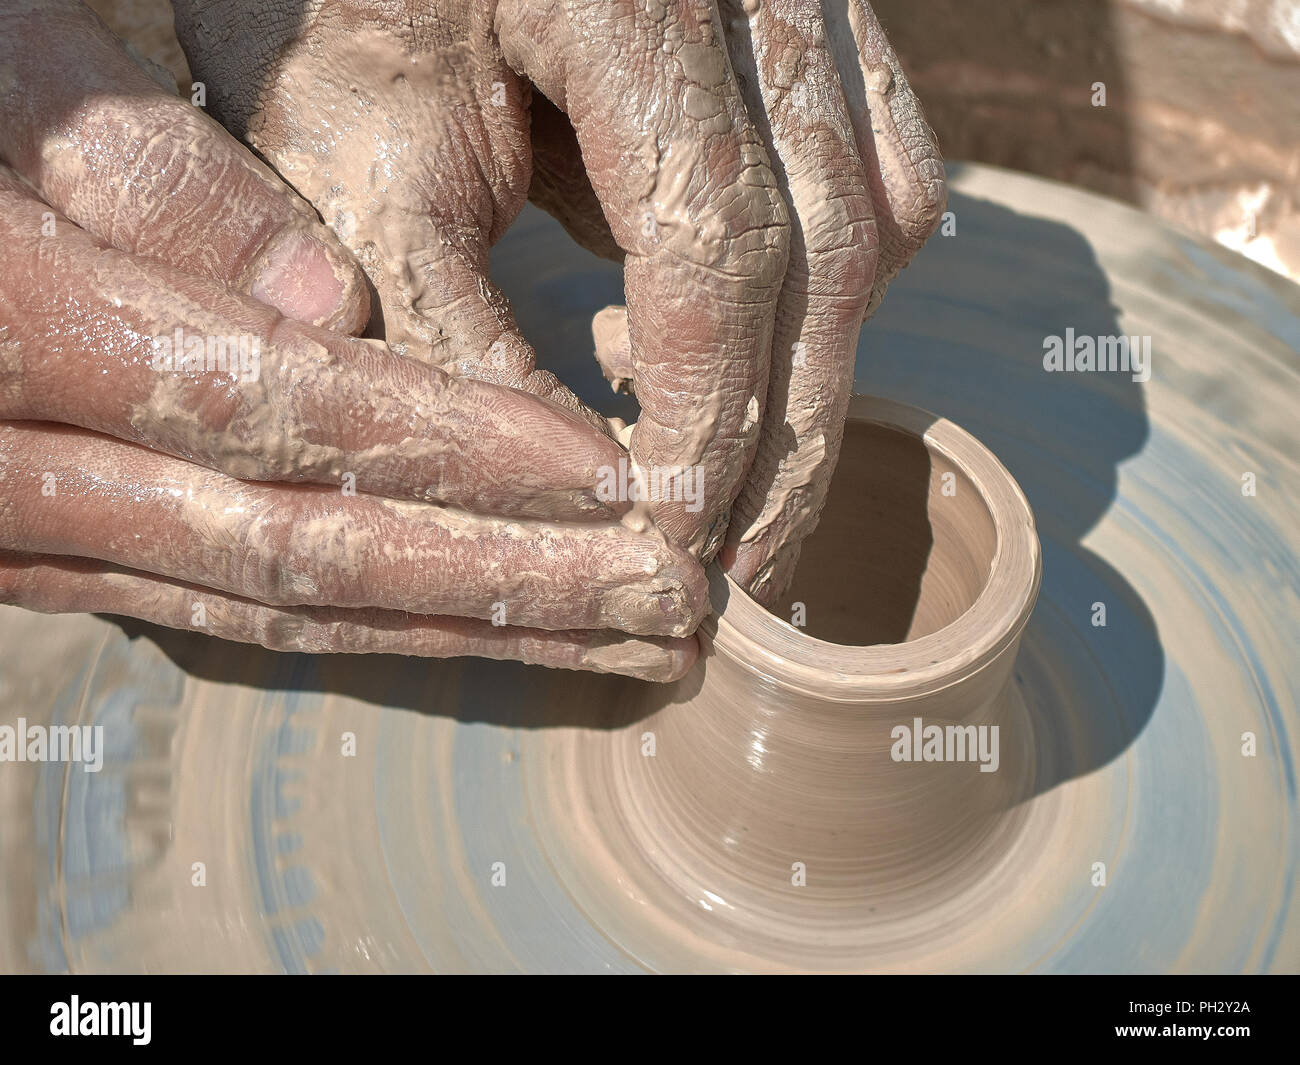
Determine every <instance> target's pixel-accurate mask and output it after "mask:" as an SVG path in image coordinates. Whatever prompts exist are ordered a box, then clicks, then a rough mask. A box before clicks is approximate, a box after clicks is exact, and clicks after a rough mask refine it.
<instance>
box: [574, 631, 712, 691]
mask: <svg viewBox="0 0 1300 1065" xmlns="http://www.w3.org/2000/svg"><path fill="white" fill-rule="evenodd" d="M699 650H700V645H699V641H697V640H696V639H695V637H694V636H691V637H689V638H688V639H684V640H663V641H651V640H638V639H636V638H635V637H631V636H623V635H621V634H620V635H618V636H616V637H615V638H614V639H613V640H612V641H611V642H610V643H608V644H605V645H597V646H593V647H591V648H588V650H587V653H586V662H587V666H588V668H589V669H593V670H595V671H596V672H598V673H621V674H623V675H625V676H631V677H636V678H638V679H639V680H649V681H654V682H656V683H660V684H662V683H666V682H668V681H673V680H678V679H680V678H681V677H683V676H685V675H686V673H687V672H688V671H689V670H690V668H691V666H693V665H694V664H695V660H696V658H697V657H699Z"/></svg>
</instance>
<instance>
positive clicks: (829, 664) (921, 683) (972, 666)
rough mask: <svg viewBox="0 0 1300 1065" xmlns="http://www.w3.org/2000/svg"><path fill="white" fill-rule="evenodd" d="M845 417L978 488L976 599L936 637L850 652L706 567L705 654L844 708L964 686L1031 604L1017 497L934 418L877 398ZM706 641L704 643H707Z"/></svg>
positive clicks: (1029, 554)
mask: <svg viewBox="0 0 1300 1065" xmlns="http://www.w3.org/2000/svg"><path fill="white" fill-rule="evenodd" d="M848 419H849V420H850V421H856V422H866V423H874V424H877V425H881V426H884V427H886V428H889V429H894V430H897V431H900V432H904V433H907V434H909V435H911V436H913V437H919V438H920V439H922V440H923V441H924V443H925V445H926V447H927V448H928V449H929V450H930V451H932V452H937V453H939V454H941V455H943V456H944V457H945V458H946V459H947V460H948V461H949V462H951V463H952V465H953V466H955V467H956V468H957V469H959V470H960V471H961V472H962V473H963V474H964V475H965V476H966V477H967V478H968V479H969V481H970V482H971V484H973V485H974V486H975V487H976V489H977V490H978V491H979V492H980V495H981V497H982V498H983V500H984V503H985V506H986V507H987V508H988V511H989V513H990V514H991V515H992V518H993V525H994V529H995V533H996V536H997V547H996V550H995V551H994V554H993V561H992V563H991V564H990V566H989V576H988V580H987V581H986V582H985V584H984V587H983V589H982V590H981V591H980V594H979V595H978V596H977V597H976V599H975V602H974V603H973V604H971V606H970V607H969V608H968V609H967V610H966V611H965V613H963V614H962V615H961V616H960V617H958V618H957V619H956V620H954V621H952V622H950V623H949V624H947V625H945V626H944V627H943V628H941V629H938V630H936V631H935V632H932V633H928V634H927V635H925V636H921V637H919V638H917V639H915V640H909V641H907V642H905V643H898V644H876V645H865V646H852V645H848V644H838V643H831V642H829V641H827V640H819V639H817V638H816V637H814V636H809V635H808V634H806V633H804V632H801V631H800V630H799V629H797V628H795V627H794V626H793V625H791V624H789V623H788V622H786V621H784V620H782V619H781V618H779V617H777V616H776V615H775V614H772V613H770V612H769V611H768V610H767V609H766V608H765V607H763V606H762V605H760V604H759V603H758V602H757V601H755V600H754V599H752V598H750V596H749V595H748V593H746V592H745V591H744V590H743V589H742V588H741V587H740V586H739V585H738V584H736V583H735V582H734V581H732V579H731V578H730V577H728V576H727V575H726V574H725V573H723V572H722V570H721V569H720V568H719V566H718V565H717V564H716V563H714V564H713V565H711V566H710V567H709V571H708V573H709V592H710V599H711V600H712V603H713V609H714V613H713V614H712V615H711V616H710V617H709V618H708V619H706V621H705V622H704V624H703V625H702V626H701V631H702V632H703V634H704V635H705V636H706V638H707V639H706V642H705V653H706V654H711V653H722V654H725V655H726V656H727V657H728V658H730V659H733V660H734V661H736V662H737V663H738V664H739V665H741V666H742V667H743V668H745V669H748V670H750V671H751V672H754V673H756V674H758V675H759V676H761V677H765V678H767V679H768V680H770V681H772V682H773V683H776V684H778V685H780V686H782V687H791V688H796V689H799V690H800V691H803V692H806V693H807V694H809V695H811V696H815V697H816V698H819V699H825V700H830V701H842V702H874V701H881V702H886V701H893V700H895V699H905V698H914V697H916V696H919V695H926V694H930V693H932V692H936V691H939V690H941V689H943V688H946V687H949V686H951V685H953V684H957V683H960V682H962V681H964V680H967V679H968V678H970V677H971V676H973V675H974V674H975V673H978V672H979V671H981V670H982V669H984V668H986V667H987V666H989V665H990V664H992V663H993V662H994V661H996V660H997V659H999V658H1000V657H1001V656H1002V654H1003V652H1005V651H1006V650H1007V648H1009V647H1012V646H1013V645H1014V644H1015V643H1016V641H1017V640H1018V639H1019V638H1020V634H1021V632H1022V631H1023V630H1024V627H1025V624H1026V623H1027V622H1028V620H1029V615H1030V613H1031V612H1032V611H1033V608H1034V603H1035V601H1036V599H1037V598H1038V589H1039V585H1040V583H1041V581H1042V551H1041V548H1040V545H1039V541H1038V534H1037V531H1036V529H1035V525H1034V515H1033V511H1032V510H1031V509H1030V506H1029V501H1028V500H1027V499H1026V498H1025V494H1024V492H1023V491H1022V490H1021V488H1020V485H1018V484H1017V483H1016V481H1015V478H1013V477H1012V476H1011V474H1010V472H1008V470H1007V468H1006V467H1005V466H1003V465H1002V463H1001V462H1000V461H999V460H998V458H997V456H995V455H994V454H993V452H991V451H990V450H989V449H988V448H987V447H985V446H984V445H983V444H981V443H980V442H979V441H978V440H977V439H975V437H974V436H972V435H971V434H970V433H968V432H967V431H966V430H965V429H962V428H961V427H960V426H958V425H956V424H955V423H953V422H950V421H948V419H946V418H941V417H940V416H939V415H937V414H932V413H931V412H930V411H927V410H923V409H922V408H920V407H913V406H911V405H909V404H906V403H899V402H897V401H895V400H890V399H884V398H881V397H878V396H854V397H853V399H852V400H851V401H850V403H849V411H848ZM710 642H712V644H713V645H714V646H713V647H712V648H710V647H709V643H710Z"/></svg>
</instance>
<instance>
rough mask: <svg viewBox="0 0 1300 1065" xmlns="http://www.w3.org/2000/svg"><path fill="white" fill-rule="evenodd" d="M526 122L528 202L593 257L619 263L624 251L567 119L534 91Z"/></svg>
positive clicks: (576, 136)
mask: <svg viewBox="0 0 1300 1065" xmlns="http://www.w3.org/2000/svg"><path fill="white" fill-rule="evenodd" d="M529 118H530V126H529V128H530V130H531V133H532V142H533V179H532V183H531V184H530V185H529V186H528V199H529V201H530V202H532V203H534V204H536V205H537V206H538V207H540V208H541V209H542V210H543V211H545V212H546V213H547V214H550V215H552V216H553V217H554V218H555V219H556V220H557V221H558V222H559V223H560V224H561V225H562V226H564V228H565V230H566V231H567V232H568V234H569V236H571V237H572V238H573V239H574V240H576V241H577V242H578V243H579V244H581V245H582V246H583V247H584V248H586V249H587V250H588V251H589V252H591V253H592V254H593V255H598V256H600V257H601V258H602V259H611V260H613V261H614V262H616V263H621V262H622V261H623V249H622V248H620V247H619V246H618V245H617V244H616V243H615V242H614V234H613V233H611V232H610V231H609V223H608V222H606V221H605V213H604V211H602V210H601V207H600V200H598V199H597V198H596V191H595V190H594V189H593V188H592V187H591V179H590V178H588V177H587V171H586V168H585V167H583V165H582V149H581V148H580V147H579V146H578V135H577V134H576V133H574V132H573V125H572V124H571V123H570V122H569V119H568V117H567V116H566V115H565V114H564V112H563V111H561V110H560V109H559V108H558V107H556V106H555V105H554V104H553V103H551V101H550V100H548V99H547V98H546V97H545V96H543V95H542V94H541V93H533V99H532V104H531V106H530V107H529Z"/></svg>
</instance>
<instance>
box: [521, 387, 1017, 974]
mask: <svg viewBox="0 0 1300 1065" xmlns="http://www.w3.org/2000/svg"><path fill="white" fill-rule="evenodd" d="M841 469H842V470H844V471H845V472H844V473H842V474H840V475H838V476H837V477H836V480H835V483H834V485H833V488H832V491H831V493H830V498H831V503H830V505H829V506H828V510H827V514H826V517H825V519H824V522H823V525H822V526H821V528H820V529H819V531H818V533H817V536H816V537H815V538H814V542H813V543H810V545H809V550H808V554H807V556H806V558H805V563H806V566H807V572H805V571H804V570H802V569H801V571H800V572H799V574H798V575H797V577H796V580H795V583H794V586H793V588H792V591H791V593H790V595H791V596H792V597H793V598H794V599H797V600H798V601H800V602H803V604H804V607H805V612H806V615H807V619H808V628H809V630H810V631H812V632H815V633H816V635H820V636H825V637H830V638H833V639H836V640H838V641H840V643H830V642H826V641H825V640H823V639H817V638H815V637H814V636H812V635H808V634H805V633H804V632H800V631H798V630H797V629H796V628H795V627H793V626H791V625H788V624H786V623H785V622H784V621H783V620H781V619H780V617H778V616H774V615H773V614H769V613H768V612H766V611H765V610H763V608H762V607H760V606H759V605H758V604H757V603H755V602H754V601H753V600H750V599H749V598H748V597H746V596H745V594H744V593H743V592H741V591H740V589H739V588H737V587H736V585H735V584H734V583H732V582H731V581H729V580H728V579H727V578H726V577H724V576H723V575H722V574H721V573H720V572H718V571H716V570H715V571H714V573H713V601H714V609H715V617H714V618H712V619H710V620H709V621H706V622H705V625H704V627H703V628H702V630H701V633H702V643H703V646H704V651H703V653H702V655H701V658H700V659H699V661H698V662H697V664H696V666H695V667H694V669H693V671H692V673H691V674H689V675H688V676H687V677H686V678H684V679H683V680H682V681H679V682H678V683H676V684H675V685H673V686H672V687H671V688H669V689H667V690H664V689H662V688H661V689H647V690H645V692H644V693H643V695H642V696H641V698H640V699H639V700H638V701H637V705H636V707H635V712H632V714H631V716H632V717H633V721H632V723H631V724H629V725H628V726H627V727H625V728H612V729H610V730H608V731H599V730H596V731H589V732H585V733H575V734H570V735H568V736H567V737H561V738H557V739H556V741H555V742H554V743H553V744H552V745H551V758H552V759H554V760H556V771H554V772H548V773H544V774H542V775H540V776H538V777H535V778H531V779H530V785H531V786H533V787H535V788H536V789H537V802H538V805H539V807H543V808H546V809H551V810H562V811H564V812H565V816H564V817H562V818H557V819H555V820H554V821H546V822H543V823H542V824H541V826H540V827H541V831H542V832H543V835H544V838H545V840H546V843H547V845H548V846H551V847H554V848H556V849H557V850H559V851H562V852H564V853H566V854H569V853H572V854H574V855H576V856H577V857H576V866H577V868H576V870H575V871H574V873H573V877H572V880H571V881H570V883H569V887H570V890H572V891H573V892H574V893H575V897H577V898H578V900H579V903H580V905H581V906H582V907H583V908H584V910H587V911H588V912H591V913H593V914H594V915H596V920H597V921H598V923H600V924H601V926H602V927H607V928H618V929H620V930H622V931H623V933H624V935H626V936H627V939H626V940H624V941H623V943H624V946H625V948H626V949H629V950H631V951H632V952H633V953H636V954H637V955H638V956H646V955H647V954H649V955H650V956H654V957H656V958H661V959H662V964H664V965H665V966H667V967H669V968H678V967H683V966H685V967H697V968H699V967H705V968H707V967H719V968H732V967H739V968H745V969H768V968H772V969H787V968H806V969H838V968H853V967H861V966H863V965H866V964H871V963H873V962H879V961H880V960H883V959H884V958H886V957H888V956H889V954H890V952H891V951H893V950H897V949H899V947H900V946H901V945H902V944H903V943H905V942H906V939H907V933H906V929H907V927H908V925H909V923H910V922H912V921H917V920H922V919H924V916H925V914H927V913H928V912H933V911H934V910H936V909H941V908H942V907H943V906H944V904H945V903H946V902H948V901H949V900H950V899H952V898H953V897H955V896H957V895H959V894H964V901H963V903H962V905H963V906H971V905H978V904H979V893H978V892H976V893H974V894H972V893H970V892H967V891H965V888H966V886H967V885H968V884H969V883H970V882H971V881H979V880H980V879H981V878H983V877H985V876H987V875H989V874H990V873H991V872H992V871H993V869H994V868H995V867H996V866H997V865H998V863H999V862H1001V861H1002V860H1003V859H1004V858H1005V856H1006V854H1007V853H1008V851H1013V850H1015V849H1016V848H1018V847H1021V846H1024V845H1025V840H1026V837H1027V835H1032V833H1033V832H1034V831H1036V830H1037V827H1038V826H1036V825H1031V824H1030V819H1029V817H1028V811H1026V810H1017V809H1016V804H1017V801H1018V800H1019V799H1020V798H1022V797H1023V796H1024V795H1025V794H1026V793H1027V792H1028V790H1029V788H1030V785H1031V782H1032V780H1033V776H1034V760H1033V757H1032V745H1031V742H1030V726H1029V721H1028V718H1027V715H1026V710H1025V707H1024V704H1023V701H1022V700H1021V699H1020V697H1019V695H1018V693H1017V692H1016V691H1015V689H1014V686H1013V685H1012V684H1011V676H1012V668H1013V665H1014V661H1015V657H1016V650H1017V647H1018V645H1019V637H1020V632H1021V630H1022V628H1023V626H1024V624H1025V622H1026V621H1027V619H1028V617H1029V614H1030V611H1031V610H1032V609H1033V604H1034V601H1035V597H1036V595H1037V591H1038V584H1039V579H1040V565H1041V563H1040V559H1039V548H1038V540H1037V537H1036V535H1035V532H1034V524H1033V517H1032V515H1031V513H1030V511H1029V507H1028V504H1027V503H1026V502H1025V499H1024V496H1023V495H1022V494H1021V492H1020V490H1019V488H1018V487H1017V486H1016V484H1015V482H1014V481H1013V480H1012V479H1011V477H1010V475H1009V474H1008V473H1007V472H1006V470H1005V469H1004V468H1003V467H1002V466H1001V465H1000V464H999V463H998V462H997V460H996V459H995V458H994V457H993V456H992V454H991V453H989V452H988V451H987V450H986V449H984V448H983V447H982V446H981V445H980V444H979V443H978V442H976V441H975V440H974V438H972V437H971V436H969V434H967V433H964V432H963V431H961V430H960V429H958V428H957V427H956V426H954V425H952V424H951V423H949V422H946V421H944V420H943V419H939V418H936V417H934V416H933V415H930V414H928V413H926V412H924V411H920V410H917V409H916V408H911V407H905V406H901V405H899V404H894V403H890V402H887V401H884V400H875V399H867V398H857V399H855V400H854V401H853V403H852V404H851V407H850V422H849V429H848V431H847V432H846V435H845V452H844V457H843V459H842V461H841ZM800 597H802V598H800ZM814 619H815V627H814ZM850 644H857V645H858V646H851V645H850ZM862 644H872V646H862ZM580 683H581V682H579V684H580ZM594 694H595V693H594V691H593V692H592V695H593V696H594ZM630 709H631V708H630V707H628V706H627V705H626V704H625V705H624V706H623V707H622V710H623V711H624V712H628V711H629V710H630ZM918 719H919V721H920V722H921V724H920V726H918V724H917V722H918ZM927 726H929V727H931V728H933V727H936V726H937V727H938V728H940V729H942V730H947V729H953V730H957V731H960V732H961V735H962V737H963V740H964V741H965V740H968V741H969V749H967V750H965V751H964V754H963V760H962V761H960V762H952V761H921V760H919V759H915V760H914V758H913V757H912V756H913V754H914V753H915V752H916V751H919V750H920V739H919V738H918V739H917V740H916V741H915V743H916V745H917V746H916V747H915V749H914V748H913V747H912V746H911V743H912V741H910V740H909V741H908V745H907V746H906V747H905V748H899V746H898V744H899V734H897V733H896V732H895V730H896V729H899V728H906V729H907V730H909V734H910V732H911V730H913V729H917V728H918V727H919V729H924V728H925V727H927ZM994 729H996V730H997V731H996V733H995V732H993V731H991V730H994ZM981 734H982V735H983V737H985V738H989V739H990V741H991V742H994V743H996V756H995V757H994V758H993V760H992V762H991V764H990V765H989V768H988V769H987V771H981V770H980V768H979V765H978V764H977V751H976V743H977V741H976V737H978V736H981ZM992 737H996V740H992ZM647 744H650V745H651V746H652V749H653V753H652V754H647V753H646V751H647V749H648V748H647ZM897 753H901V754H902V755H904V756H905V759H906V760H902V761H900V760H898V759H897V758H896V757H895V755H896V754H897ZM932 753H933V752H932ZM985 753H986V754H988V753H990V750H989V748H987V747H986V750H985ZM582 841H585V842H582ZM571 848H573V850H572V851H571ZM668 928H672V929H674V931H673V933H672V935H671V936H670V937H665V932H666V930H667V929H668ZM665 939H672V940H673V941H674V942H675V944H676V946H674V947H671V948H666V947H665ZM665 949H667V953H664V951H665ZM679 949H680V951H681V953H678V950H679ZM688 958H689V959H691V960H688Z"/></svg>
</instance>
